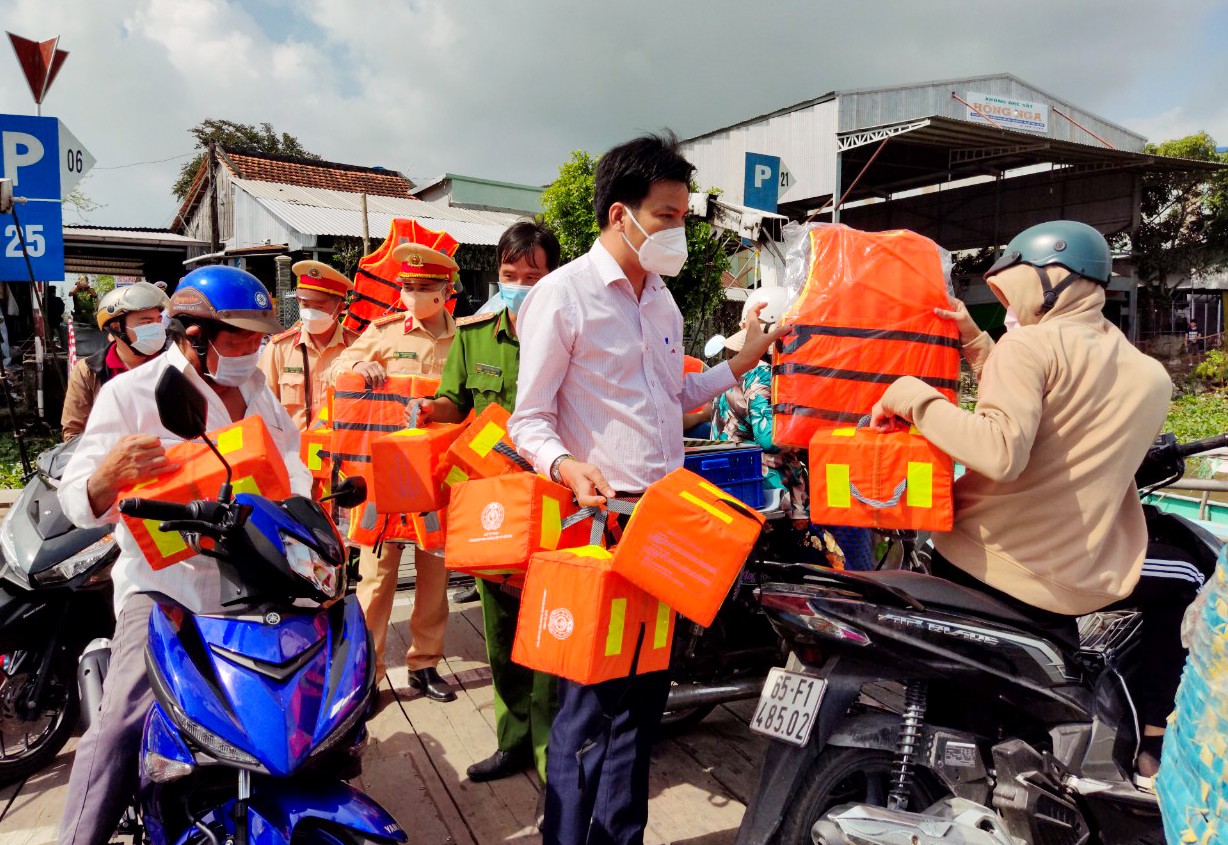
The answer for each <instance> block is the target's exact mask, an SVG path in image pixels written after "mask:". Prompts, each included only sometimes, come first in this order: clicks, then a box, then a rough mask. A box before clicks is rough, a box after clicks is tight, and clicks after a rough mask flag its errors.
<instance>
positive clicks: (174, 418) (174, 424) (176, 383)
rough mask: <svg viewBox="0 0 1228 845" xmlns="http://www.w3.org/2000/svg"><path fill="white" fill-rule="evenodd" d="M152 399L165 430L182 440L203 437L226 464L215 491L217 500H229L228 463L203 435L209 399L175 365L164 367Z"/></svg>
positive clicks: (206, 423) (207, 444) (206, 425)
mask: <svg viewBox="0 0 1228 845" xmlns="http://www.w3.org/2000/svg"><path fill="white" fill-rule="evenodd" d="M154 400H155V401H156V402H157V403H158V419H159V420H160V421H161V422H162V425H163V426H164V427H165V428H166V430H167V431H169V432H170V433H171V434H174V435H176V436H177V437H182V438H183V439H184V440H197V439H199V440H202V441H204V443H205V445H206V446H208V447H209V448H210V449H212V450H213V454H214V455H216V456H217V459H218V460H219V461H221V462H222V466H224V467H225V468H226V483H225V484H223V485H222V487H221V489H220V490H219V491H218V494H217V500H218V501H219V502H223V503H225V502H229V501H230V497H231V488H230V477H231V472H230V464H229V463H228V462H227V460H226V459H225V458H224V457H222V453H221V452H219V451H218V450H217V446H216V445H215V444H214V443H213V441H212V440H210V439H209V438H208V437H206V436H205V432H206V431H208V428H209V426H208V422H207V420H208V418H209V411H208V408H209V403H208V400H206V399H205V397H204V395H203V394H202V393H201V392H200V391H199V390H197V389H196V385H194V384H192V382H191V380H189V379H188V377H187V376H186V375H184V374H183V373H182V372H181V371H180V370H178V369H176V368H175V367H167V368H166V369H165V370H164V371H163V372H162V375H161V376H160V377H159V378H158V384H157V385H156V386H155V387H154Z"/></svg>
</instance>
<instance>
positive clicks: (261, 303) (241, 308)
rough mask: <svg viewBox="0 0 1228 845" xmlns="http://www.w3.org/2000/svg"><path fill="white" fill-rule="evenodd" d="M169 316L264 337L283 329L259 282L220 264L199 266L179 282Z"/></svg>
mask: <svg viewBox="0 0 1228 845" xmlns="http://www.w3.org/2000/svg"><path fill="white" fill-rule="evenodd" d="M168 313H169V314H170V316H171V317H195V318H197V319H201V320H216V321H217V322H219V323H223V324H225V325H227V326H232V327H234V328H236V329H246V330H247V331H253V332H263V333H264V334H271V333H273V332H278V331H281V328H282V326H281V324H280V323H279V322H277V317H276V316H275V315H274V314H273V299H272V297H270V296H269V291H268V289H267V288H265V286H264V285H263V284H261V282H260V280H259V279H257V278H256V277H255V276H253V275H252V274H251V273H248V272H247V271H245V270H240V269H239V268H238V267H226V266H223V265H220V264H219V265H213V266H209V267H200V268H198V269H196V270H193V271H192V272H191V273H188V274H187V275H186V276H184V277H183V278H182V279H180V281H179V286H178V287H177V288H175V293H174V294H173V295H172V296H171V304H170V309H169V311H168Z"/></svg>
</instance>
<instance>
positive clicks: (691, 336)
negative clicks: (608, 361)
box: [542, 150, 729, 347]
mask: <svg viewBox="0 0 1228 845" xmlns="http://www.w3.org/2000/svg"><path fill="white" fill-rule="evenodd" d="M596 172H597V159H595V158H593V156H591V155H589V154H588V153H587V152H585V151H583V150H577V151H576V152H573V153H572V154H571V158H570V159H568V161H567V162H565V163H564V164H563V165H562V166H561V167H560V168H559V175H558V178H557V179H555V180H554V182H553V183H552V184H551V185H550V186H549V187H548V188H546V190H544V191H543V192H542V207H543V208H544V209H545V211H544V213H543V217H544V219H545V221H546V225H547V226H549V227H550V228H551V230H553V231H554V233H555V235H556V236H558V239H559V245H560V246H561V247H562V250H563V260H564V261H571V260H572V259H574V258H578V257H580V256H581V255H583V254H584V253H586V252H588V250H589V248H590V247H592V245H593V241H595V240H597V236H598V234H600V229H599V228H598V226H597V212H596V210H595V209H594V208H593V194H594V176H595V174H596ZM690 187H691V190H692V191H696V190H698V189H697V188H696V186H695V185H691V186H690ZM686 239H687V253H688V255H687V260H686V264H685V265H684V266H683V268H682V272H681V273H679V274H678V275H677V276H675V277H674V278H672V279H668V278H667V279H666V280H665V286H666V287H667V288H669V292H670V293H671V294H673V297H674V301H675V302H677V303H678V309H679V310H680V311H681V312H682V319H683V323H684V325H685V326H686V327H687V336H688V340H689V342H690V344H691V346H693V347H694V346H697V345H702V344H703V341H704V340H705V339H706V335H704V336H703V337H700V336H699V335H700V334H703V333H702V332H697V331H696V329H697V328H698V327H700V326H703V325H706V324H707V323H708V321H709V320H710V318H711V317H712V316H713V315H714V314H715V313H716V311H717V309H718V308H719V307H720V305H721V303H722V302H723V301H724V299H725V296H724V288H723V286H722V285H721V279H722V277H723V276H724V274H725V272H726V271H727V270H728V269H729V251H728V249H727V246H728V239H726V238H723V237H720V236H718V234H717V233H716V232H714V231H713V229H712V227H711V226H709V225H708V224H707V223H705V222H703V221H702V220H698V219H696V218H693V217H688V218H687V223H686Z"/></svg>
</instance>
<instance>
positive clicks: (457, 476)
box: [443, 466, 469, 487]
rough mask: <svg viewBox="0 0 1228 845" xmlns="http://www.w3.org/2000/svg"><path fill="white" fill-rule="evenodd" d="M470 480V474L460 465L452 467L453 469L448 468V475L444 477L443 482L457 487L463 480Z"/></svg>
mask: <svg viewBox="0 0 1228 845" xmlns="http://www.w3.org/2000/svg"><path fill="white" fill-rule="evenodd" d="M468 480H469V475H468V474H467V473H466V472H465V471H464V470H463V469H461V468H460V467H456V466H454V467H452V469H450V470H448V475H447V477H446V478H444V480H443V483H444V484H446V485H448V486H449V487H455V486H456V485H457V484H460V483H461V482H462V481H468Z"/></svg>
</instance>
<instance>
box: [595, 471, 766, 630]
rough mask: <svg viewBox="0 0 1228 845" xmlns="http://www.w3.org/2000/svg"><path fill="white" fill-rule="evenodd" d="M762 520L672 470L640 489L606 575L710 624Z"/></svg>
mask: <svg viewBox="0 0 1228 845" xmlns="http://www.w3.org/2000/svg"><path fill="white" fill-rule="evenodd" d="M763 522H764V517H763V514H761V513H759V512H758V511H755V510H751V509H750V508H748V507H747V506H746V505H744V504H743V503H742V502H740V501H739V500H737V499H735V498H734V497H733V496H730V495H729V494H728V493H726V492H725V491H724V490H721V489H720V488H719V487H716V486H714V485H712V484H710V483H708V482H707V481H705V480H704V479H703V478H702V477H701V476H699V475H696V474H695V473H693V472H691V471H689V470H685V469H676V470H674V471H673V472H671V473H670V474H669V475H667V476H665V477H664V478H662V479H661V480H660V481H657V482H655V483H653V484H650V485H649V486H648V490H647V491H646V492H645V493H644V497H643V498H642V499H640V501H639V503H638V504H636V506H635V511H634V512H633V513H632V514H631V519H630V520H629V521H628V522H627V527H626V529H624V531H623V536H622V539H621V540H619V542H618V546H617V547H616V548H615V552H614V562H613V566H614V571H615V572H617V573H618V574H619V575H621V576H623V577H624V578H626V579H627V580H629V581H631V582H632V583H634V584H636V585H637V586H639V587H641V588H643V589H645V590H647V591H648V592H650V593H652V594H653V595H654V596H656V597H657V598H659V599H661V600H662V601H664V602H666V603H667V604H669V605H670V606H671V607H673V608H674V609H675V610H677V611H678V612H679V613H681V614H682V615H683V616H685V617H687V618H688V619H691V620H693V621H695V622H698V623H699V624H700V625H704V626H707V625H710V624H712V620H713V619H714V618H715V617H716V611H717V610H718V609H719V608H720V606H721V603H722V602H723V601H724V600H725V596H726V595H727V594H728V593H729V588H730V587H731V586H733V582H734V580H735V579H736V578H737V577H738V573H739V572H741V571H742V565H743V564H744V563H745V562H746V557H747V555H749V554H750V552H751V549H753V548H754V546H755V541H756V540H758V539H759V532H760V531H761V530H762V528H763Z"/></svg>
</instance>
